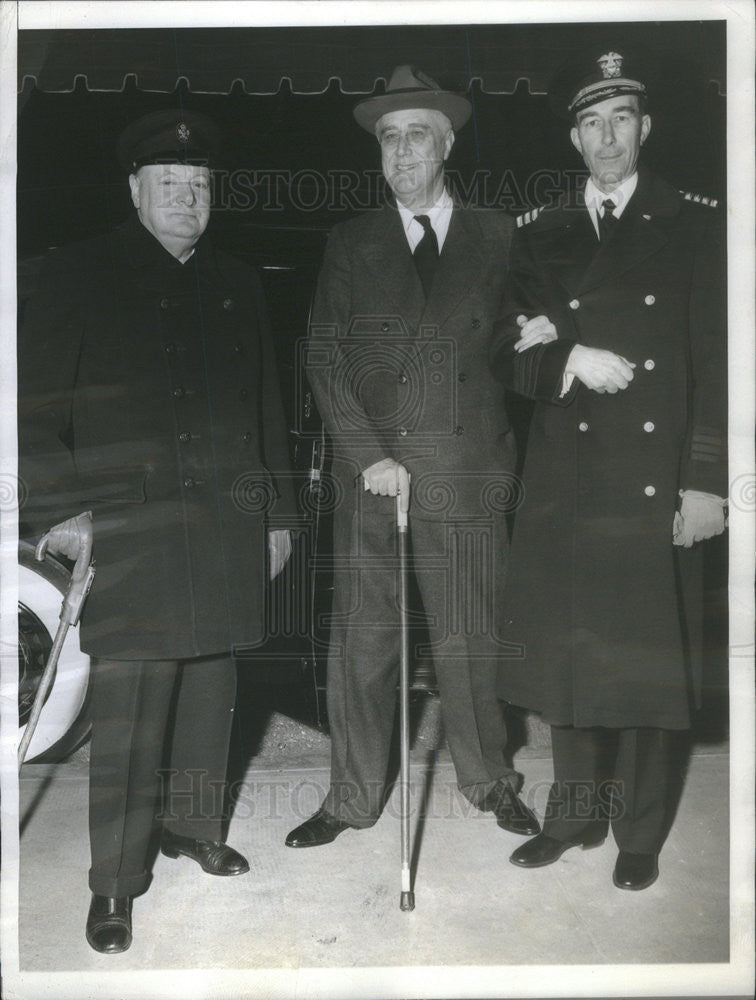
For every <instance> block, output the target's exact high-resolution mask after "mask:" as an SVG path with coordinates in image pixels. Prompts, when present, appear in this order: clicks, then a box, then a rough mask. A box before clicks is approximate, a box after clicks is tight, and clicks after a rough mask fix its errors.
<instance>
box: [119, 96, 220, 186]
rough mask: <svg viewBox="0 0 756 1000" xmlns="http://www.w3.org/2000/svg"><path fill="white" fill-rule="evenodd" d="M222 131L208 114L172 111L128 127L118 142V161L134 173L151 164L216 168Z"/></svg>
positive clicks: (146, 118)
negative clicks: (178, 164) (184, 164)
mask: <svg viewBox="0 0 756 1000" xmlns="http://www.w3.org/2000/svg"><path fill="white" fill-rule="evenodd" d="M219 145H220V130H219V129H218V127H217V126H216V125H215V123H214V122H212V121H211V120H210V119H209V118H207V117H206V116H205V115H201V114H198V113H197V112H194V111H181V110H180V109H170V110H165V111H155V112H153V113H152V114H150V115H146V116H145V117H144V118H139V119H138V120H137V121H135V122H132V123H131V124H130V125H128V126H127V127H126V128H125V129H124V130H123V132H122V133H121V135H120V137H119V139H118V160H119V162H120V164H121V166H122V167H123V169H124V170H128V171H129V172H132V171H134V170H137V169H138V168H139V167H143V166H145V165H146V164H148V163H188V164H192V165H194V166H203V167H213V166H215V165H216V161H217V157H218V148H219Z"/></svg>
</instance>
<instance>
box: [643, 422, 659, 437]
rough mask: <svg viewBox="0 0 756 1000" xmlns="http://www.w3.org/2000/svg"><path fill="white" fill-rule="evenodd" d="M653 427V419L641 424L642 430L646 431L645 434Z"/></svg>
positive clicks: (653, 428) (654, 425)
mask: <svg viewBox="0 0 756 1000" xmlns="http://www.w3.org/2000/svg"><path fill="white" fill-rule="evenodd" d="M655 428H656V424H655V423H654V422H653V420H647V421H646V422H645V424H644V425H643V430H644V431H645V432H646V434H650V433H651V432H652V431H653V430H655Z"/></svg>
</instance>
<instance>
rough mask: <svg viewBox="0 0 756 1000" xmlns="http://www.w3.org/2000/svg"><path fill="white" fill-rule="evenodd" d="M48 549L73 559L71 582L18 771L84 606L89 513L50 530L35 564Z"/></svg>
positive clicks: (89, 569) (89, 570)
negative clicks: (74, 561)
mask: <svg viewBox="0 0 756 1000" xmlns="http://www.w3.org/2000/svg"><path fill="white" fill-rule="evenodd" d="M48 547H49V548H51V549H53V550H54V551H55V552H59V553H62V554H63V555H67V556H70V557H71V558H75V559H76V563H75V565H74V568H73V572H72V574H71V583H70V585H69V587H68V592H67V593H66V596H65V597H64V598H63V606H62V608H61V609H60V622H59V623H58V630H57V632H56V633H55V639H54V641H53V644H52V649H51V650H50V656H49V657H48V660H47V664H46V666H45V669H44V672H43V673H42V678H41V680H40V682H39V687H38V688H37V693H36V694H35V695H34V703H33V705H32V710H31V713H30V715H29V719H28V721H27V723H26V730H25V731H24V735H23V738H22V739H21V743H20V744H19V747H18V769H19V771H20V770H21V765H22V764H23V762H24V758H25V757H26V753H27V751H28V749H29V744H30V743H31V741H32V737H33V736H34V730H35V729H36V728H37V723H38V722H39V717H40V715H41V713H42V707H43V705H44V704H45V699H46V698H47V692H48V691H49V690H50V685H51V684H52V680H53V677H54V676H55V668H56V667H57V665H58V659H59V657H60V652H61V650H62V649H63V643H64V642H65V640H66V634H67V632H68V628H69V626H70V625H75V624H76V623H77V622H78V620H79V616H80V615H81V609H82V607H83V606H84V601H85V599H86V596H87V594H88V593H89V588H90V587H91V586H92V580H93V579H94V565H93V563H92V561H91V560H92V514H91V513H90V512H89V511H85V513H83V514H79V515H78V516H77V517H74V518H71V520H70V521H65V522H64V523H63V524H59V525H56V526H55V527H54V528H51V529H50V531H48V532H47V534H46V535H44V536H43V537H42V539H41V540H40V542H39V544H38V545H37V548H36V549H35V551H34V556H35V558H36V559H37V560H39V562H42V560H43V559H44V558H45V555H46V553H47V550H48Z"/></svg>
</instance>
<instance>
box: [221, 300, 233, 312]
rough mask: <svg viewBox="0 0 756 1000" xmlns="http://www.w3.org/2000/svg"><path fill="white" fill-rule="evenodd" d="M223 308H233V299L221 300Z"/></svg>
mask: <svg viewBox="0 0 756 1000" xmlns="http://www.w3.org/2000/svg"><path fill="white" fill-rule="evenodd" d="M223 308H224V309H225V310H226V311H228V310H230V309H233V308H234V300H233V299H224V300H223Z"/></svg>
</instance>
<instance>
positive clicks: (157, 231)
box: [129, 163, 210, 257]
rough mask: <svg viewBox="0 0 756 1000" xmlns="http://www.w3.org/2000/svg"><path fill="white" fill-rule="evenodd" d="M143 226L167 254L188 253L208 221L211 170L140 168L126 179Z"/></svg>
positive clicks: (172, 165)
mask: <svg viewBox="0 0 756 1000" xmlns="http://www.w3.org/2000/svg"><path fill="white" fill-rule="evenodd" d="M129 186H130V187H131V200H132V201H133V202H134V207H135V208H136V210H137V215H138V216H139V219H140V221H141V223H142V225H143V226H144V227H145V228H146V229H148V230H149V231H150V232H151V233H152V235H153V236H154V237H155V239H157V240H158V241H159V242H160V243H161V244H162V245H163V246H164V247H165V249H166V250H168V252H169V253H172V254H173V255H174V257H180V256H181V255H182V254H184V253H188V252H189V251H190V250H191V248H192V247H193V246H194V244H195V243H196V242H197V240H198V239H199V238H200V236H201V235H202V234H203V233H204V231H205V229H206V228H207V223H208V221H209V219H210V171H209V170H208V168H207V167H199V166H191V165H189V164H184V163H165V164H163V163H156V164H148V165H147V166H144V167H140V168H139V170H137V172H136V174H132V175H131V177H129Z"/></svg>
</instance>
